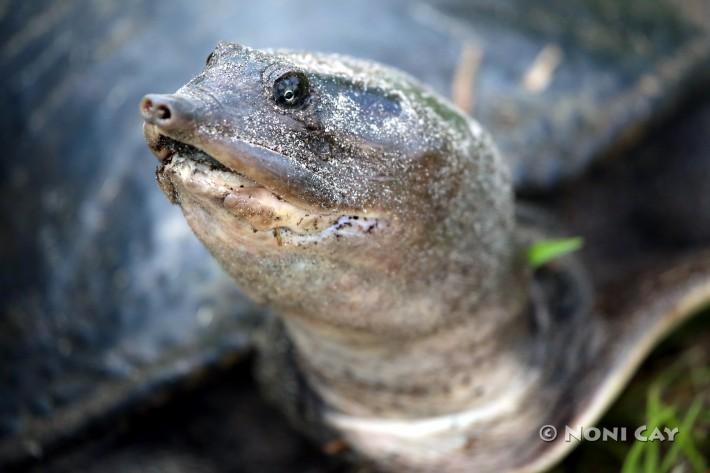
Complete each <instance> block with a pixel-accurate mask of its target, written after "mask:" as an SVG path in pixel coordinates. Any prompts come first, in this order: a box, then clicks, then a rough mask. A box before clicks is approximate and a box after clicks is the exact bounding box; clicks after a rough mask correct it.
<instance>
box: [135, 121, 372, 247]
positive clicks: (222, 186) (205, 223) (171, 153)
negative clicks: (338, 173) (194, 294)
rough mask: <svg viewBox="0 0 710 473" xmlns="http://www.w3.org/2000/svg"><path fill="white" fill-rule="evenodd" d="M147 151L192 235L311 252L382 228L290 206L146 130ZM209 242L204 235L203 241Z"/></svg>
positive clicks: (351, 214)
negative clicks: (309, 248) (157, 162)
mask: <svg viewBox="0 0 710 473" xmlns="http://www.w3.org/2000/svg"><path fill="white" fill-rule="evenodd" d="M144 133H145V135H146V141H147V143H148V146H149V148H150V149H151V151H152V152H153V154H155V156H156V157H157V158H158V159H159V160H160V166H159V168H158V170H157V173H156V174H157V178H158V182H159V184H160V187H161V189H162V190H163V192H164V193H165V195H166V197H167V198H168V199H169V200H170V201H171V202H172V203H176V204H179V205H180V206H181V207H182V210H183V213H185V216H186V217H187V219H188V222H189V223H190V225H191V227H192V228H193V230H194V231H195V233H197V234H198V236H200V234H202V233H204V232H205V231H206V229H208V228H209V229H211V230H210V231H212V232H217V233H218V234H220V235H223V234H225V232H226V233H228V234H229V236H228V237H227V236H226V235H224V236H225V238H224V239H225V240H227V241H229V240H234V241H241V242H243V243H249V244H250V245H253V244H255V243H256V244H257V245H263V244H267V245H273V244H276V245H277V246H285V245H296V246H311V245H317V244H318V243H323V242H327V241H329V240H333V239H335V240H339V239H341V238H343V237H345V238H348V237H349V238H353V237H358V236H359V237H374V236H375V235H376V234H378V233H381V232H382V231H383V230H384V228H385V227H386V224H385V221H384V220H383V219H382V218H381V217H380V216H379V215H378V214H373V213H368V214H367V215H365V214H362V213H361V212H357V211H351V210H344V209H338V210H335V211H330V210H324V209H322V208H319V207H316V206H313V205H309V204H307V203H304V202H302V201H298V200H296V201H292V200H291V199H288V198H284V197H282V196H280V195H278V194H277V193H275V192H273V191H271V190H270V189H268V188H266V187H265V186H263V185H261V184H260V183H258V182H256V181H254V180H252V179H251V178H250V177H247V176H245V175H244V174H242V173H240V172H238V171H236V170H234V169H231V168H229V167H226V166H225V165H224V164H222V162H221V161H218V160H217V159H215V158H213V157H212V156H210V155H208V154H206V153H204V152H203V151H201V150H199V149H197V148H196V147H194V146H192V145H189V144H185V143H182V142H179V141H177V140H175V139H173V138H170V137H167V136H166V135H163V134H162V133H160V132H159V131H158V129H157V127H155V125H151V124H146V125H145V126H144ZM205 236H207V235H205Z"/></svg>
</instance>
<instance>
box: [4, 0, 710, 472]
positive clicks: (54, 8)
mask: <svg viewBox="0 0 710 473" xmlns="http://www.w3.org/2000/svg"><path fill="white" fill-rule="evenodd" d="M709 28H710V2H707V1H706V0H663V1H661V0H629V1H623V2H619V1H612V0H578V1H572V2H570V1H563V0H551V1H542V0H529V1H524V0H498V1H494V0H471V1H466V0H440V1H436V2H419V1H405V0H388V1H383V0H359V1H356V0H346V1H341V2H326V1H316V0H298V1H286V0H260V1H259V2H250V1H246V0H245V1H226V0H208V1H201V2H193V1H188V0H173V1H168V0H156V1H150V2H143V1H138V0H125V1H121V2H118V1H109V0H95V1H90V0H59V1H44V0H34V1H25V2H22V1H13V0H0V72H1V73H2V77H3V80H2V86H1V88H0V108H1V110H2V113H0V137H1V139H2V144H3V153H2V157H0V159H1V160H2V161H1V162H2V172H0V263H1V264H0V471H13V470H17V471H25V470H28V471H55V472H60V471H104V472H105V471H166V472H168V471H171V472H172V471H175V472H183V471H185V472H186V471H205V472H207V471H245V472H270V471H274V472H282V471H296V472H300V471H311V472H322V471H345V469H346V468H349V467H346V466H344V465H342V464H341V463H340V462H339V461H338V460H337V459H335V458H331V457H332V455H329V453H330V454H332V453H335V452H332V451H325V452H323V451H322V449H321V448H318V447H316V446H312V445H310V444H308V443H307V442H305V441H304V440H303V439H301V438H300V437H299V436H297V435H296V434H294V433H293V432H292V431H291V430H290V429H289V428H288V426H286V425H285V423H284V422H283V421H282V420H281V419H280V417H279V416H278V414H277V413H275V412H274V411H273V410H272V409H271V408H270V407H268V406H267V405H265V404H263V403H262V402H261V401H260V400H259V396H258V392H257V390H256V388H255V387H254V385H253V383H252V381H251V377H250V368H249V360H250V357H251V355H250V350H249V342H248V338H249V334H250V333H251V331H253V330H254V327H256V326H258V324H259V320H260V319H259V315H260V309H258V308H256V307H254V306H253V305H251V304H250V303H249V302H248V301H247V300H246V299H245V298H244V297H243V296H242V295H241V294H240V293H239V292H238V290H237V289H236V287H235V285H234V284H233V283H232V282H231V281H230V280H229V279H228V278H227V277H226V276H225V275H224V273H223V272H222V271H221V270H220V269H219V268H218V267H217V266H216V264H215V263H214V262H213V261H212V259H211V258H210V256H209V255H208V253H207V252H206V250H205V249H204V248H202V246H201V245H200V244H199V242H198V241H197V240H196V238H195V237H194V236H193V235H192V233H191V232H190V231H189V229H188V228H187V225H186V224H185V222H184V221H183V218H182V216H181V215H180V212H179V209H177V208H176V207H172V206H171V205H170V204H169V203H168V202H167V200H166V199H165V198H164V196H163V194H162V193H161V192H160V191H159V189H158V187H157V185H156V183H155V181H154V168H155V166H156V162H155V160H154V158H153V157H152V155H151V154H150V152H149V151H148V149H147V148H146V146H145V143H144V141H143V136H142V129H141V126H142V122H141V119H140V117H139V114H138V102H139V100H140V98H141V97H142V96H143V95H144V94H146V93H149V92H161V93H162V92H165V93H168V92H172V91H174V90H175V89H177V88H178V87H179V86H180V85H182V84H183V83H185V82H186V81H187V80H189V79H190V78H191V77H192V76H193V75H195V74H196V73H197V72H198V71H199V70H200V69H201V68H202V66H203V64H204V61H205V58H206V57H207V55H208V54H209V52H210V51H211V49H212V48H213V47H214V46H215V45H216V43H217V42H218V41H219V40H228V41H235V42H239V43H243V44H246V45H248V46H253V47H258V48H288V49H307V50H317V51H326V52H338V53H345V54H350V55H354V56H358V57H365V58H370V59H374V60H377V61H380V62H383V63H386V64H389V65H393V66H396V67H399V68H401V69H403V70H405V71H407V72H409V73H411V74H413V75H414V76H415V77H417V78H419V79H420V80H421V81H423V82H424V83H426V84H428V85H429V86H430V87H432V88H433V89H435V90H436V91H438V92H439V93H441V94H443V95H444V96H447V97H450V98H451V99H452V100H454V101H455V102H456V103H457V104H458V105H459V106H461V107H462V108H463V109H465V110H466V111H467V112H469V113H471V114H472V115H473V116H475V117H476V118H477V119H479V120H480V121H481V122H482V123H483V125H484V126H485V127H486V128H487V129H489V131H491V133H492V134H493V136H494V139H495V141H496V142H497V143H498V145H499V146H500V147H501V149H502V151H503V152H504V154H505V155H506V157H507V158H508V159H509V160H510V163H511V166H512V168H513V170H514V174H515V176H516V180H517V182H518V189H519V194H520V196H521V199H529V200H531V201H534V202H536V203H537V204H539V205H540V206H542V207H545V208H547V209H548V210H549V211H550V212H552V213H554V214H556V215H558V216H560V218H561V219H562V220H563V221H564V222H565V224H567V225H568V226H570V227H571V228H572V229H573V231H574V232H576V234H581V235H582V236H584V237H585V238H586V239H587V241H588V242H591V245H589V244H588V246H591V249H590V250H589V251H587V253H585V258H587V259H588V261H589V262H590V266H591V268H592V272H593V274H594V278H595V282H596V283H597V284H598V285H599V286H600V287H601V286H604V285H605V284H607V283H609V284H611V283H614V282H619V281H623V277H624V275H625V274H626V273H625V272H626V271H629V268H631V267H637V266H638V265H641V264H643V263H645V262H646V261H647V260H661V259H663V258H665V257H667V256H668V255H670V254H676V253H678V252H685V251H691V250H693V249H694V248H698V247H703V246H705V245H707V244H708V243H710V197H708V196H709V195H710V192H707V189H708V184H707V183H708V182H709V181H708V179H710V89H709V88H708V85H709V84H710V62H709V59H708V58H710V55H709V51H710V39H709V38H710V36H709V34H708V30H709ZM563 182H565V184H562V183H563ZM600 221H604V222H605V224H604V226H601V224H599V223H598V222H600ZM609 225H612V226H609ZM600 228H601V229H603V230H604V231H602V230H600ZM595 248H601V249H598V250H595ZM585 251H586V250H585ZM595 251H596V253H595ZM705 319H707V317H700V318H699V320H698V321H696V322H694V323H693V325H691V326H689V327H685V329H684V330H681V331H680V332H679V333H678V334H676V335H675V336H674V337H673V338H671V340H670V341H668V342H667V343H666V344H665V345H664V346H663V347H661V348H660V349H659V350H658V351H657V352H656V354H655V355H654V357H653V358H652V359H651V360H650V361H649V362H648V363H647V364H646V365H645V368H644V370H643V371H642V372H641V373H640V374H639V376H638V377H637V379H636V380H635V382H634V384H632V386H631V387H630V388H629V390H627V393H626V394H625V395H624V397H622V400H621V401H620V402H619V403H617V406H616V408H615V409H614V410H612V412H611V413H610V416H611V417H607V419H606V420H605V422H611V424H610V425H619V423H620V422H624V423H626V424H627V425H631V426H633V425H639V423H643V422H648V417H647V416H648V415H650V414H649V412H650V411H648V410H647V398H648V396H649V395H650V394H649V393H654V392H658V391H659V390H661V391H663V393H664V394H663V399H664V402H666V403H668V405H669V406H671V408H672V409H675V410H676V411H677V412H676V414H677V418H678V419H684V417H683V416H684V414H685V413H686V412H687V411H688V410H689V409H690V407H692V406H693V405H694V404H693V403H695V402H697V399H702V400H703V401H702V402H703V403H702V404H701V405H702V406H703V407H702V409H701V413H700V414H699V415H698V416H697V419H695V422H694V423H693V429H694V430H693V432H694V433H695V435H694V439H695V440H697V441H694V443H692V444H690V446H689V447H687V448H686V450H687V451H685V450H684V453H682V454H679V457H678V460H677V461H676V462H672V463H674V464H676V463H677V464H681V465H684V466H682V468H686V469H685V470H677V471H694V470H693V469H692V468H697V467H698V465H707V463H706V460H705V459H706V458H707V455H708V452H709V451H710V445H708V438H709V437H710V435H708V434H709V433H710V432H709V430H710V408H708V406H710V400H709V396H710V387H709V386H710V362H709V360H710V348H708V347H710V328H709V327H708V323H707V322H705ZM669 386H670V387H672V389H671V388H669ZM654 390H655V391H654ZM331 447H332V446H331ZM642 447H643V446H642ZM642 447H638V446H636V445H632V444H630V443H627V444H623V443H622V444H615V445H611V446H610V445H609V444H604V445H603V446H600V444H592V445H585V446H583V448H580V449H578V450H577V451H576V452H575V453H574V454H573V455H572V457H570V458H569V459H567V460H566V462H565V464H564V465H562V466H561V467H560V468H559V471H618V470H619V469H620V468H621V466H622V465H623V464H624V463H625V462H626V464H627V465H629V464H632V461H631V460H629V455H631V454H632V453H631V452H637V451H639V450H640V449H642ZM326 450H328V449H326ZM331 450H332V448H331ZM688 452H691V453H688ZM692 452H695V453H692ZM661 453H663V452H661ZM647 454H648V455H649V456H653V455H656V454H655V453H653V452H651V453H645V452H644V451H641V452H640V453H633V455H639V456H640V458H643V456H644V455H647ZM693 455H695V457H694V456H693ZM698 458H699V459H700V460H699V459H698ZM649 461H650V460H649ZM700 462H702V463H700ZM632 467H633V465H632V466H630V467H628V468H632ZM659 468H660V467H659ZM625 471H627V470H625ZM628 471H637V470H633V469H629V470H628ZM638 471H641V470H638ZM645 471H656V470H645ZM657 471H661V470H660V469H659V470H657ZM673 471H676V470H673Z"/></svg>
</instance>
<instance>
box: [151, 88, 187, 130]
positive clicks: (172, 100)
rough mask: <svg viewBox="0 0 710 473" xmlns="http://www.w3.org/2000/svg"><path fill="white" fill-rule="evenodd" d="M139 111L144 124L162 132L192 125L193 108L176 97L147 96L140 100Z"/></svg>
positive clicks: (185, 100) (185, 101) (165, 95)
mask: <svg viewBox="0 0 710 473" xmlns="http://www.w3.org/2000/svg"><path fill="white" fill-rule="evenodd" d="M140 109H141V115H142V116H143V120H145V122H146V123H150V124H152V125H157V126H158V127H159V128H162V129H164V130H177V129H184V128H186V127H187V126H189V125H190V124H191V123H192V121H193V111H194V109H195V107H194V105H193V104H192V102H190V101H189V100H187V99H185V98H183V97H179V96H177V95H167V94H148V95H146V96H145V97H143V100H141V104H140Z"/></svg>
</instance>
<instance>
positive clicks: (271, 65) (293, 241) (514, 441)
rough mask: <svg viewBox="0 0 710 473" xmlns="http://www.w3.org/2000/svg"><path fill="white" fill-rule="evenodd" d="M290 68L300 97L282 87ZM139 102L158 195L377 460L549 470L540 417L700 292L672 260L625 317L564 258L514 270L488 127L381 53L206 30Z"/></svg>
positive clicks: (635, 354) (584, 411)
mask: <svg viewBox="0 0 710 473" xmlns="http://www.w3.org/2000/svg"><path fill="white" fill-rule="evenodd" d="M293 77H299V78H301V80H303V79H302V78H303V77H305V78H306V80H307V82H308V88H307V93H305V92H304V91H305V90H306V89H305V88H300V89H293V87H291V89H292V91H295V92H296V96H297V97H300V96H302V97H304V98H303V100H296V101H295V102H294V103H293V104H288V103H284V100H283V99H284V96H283V90H284V89H283V87H281V88H280V85H279V84H282V85H283V82H281V81H283V80H284V78H293ZM299 94H300V95H299ZM141 110H142V113H143V116H144V119H145V121H146V125H145V128H144V130H145V135H146V139H147V141H148V144H149V146H150V147H151V149H152V150H153V152H154V153H155V154H156V156H158V158H159V159H160V160H161V165H160V167H159V169H158V180H159V183H160V185H161V188H162V189H163V191H164V192H165V194H166V195H167V196H168V198H169V199H171V201H173V202H174V203H176V204H179V205H180V206H181V208H182V210H183V213H184V215H185V217H186V219H187V221H188V223H189V224H190V226H191V228H192V229H193V231H194V232H195V234H196V235H197V236H198V237H199V238H200V239H201V240H202V242H203V243H204V244H205V245H206V246H207V248H209V249H210V251H211V252H212V254H213V255H214V256H215V258H217V259H218V260H219V261H220V263H221V264H222V266H223V267H224V268H225V269H226V270H227V271H228V272H229V273H230V274H231V275H232V276H233V277H234V278H235V279H236V281H237V282H238V284H239V287H240V288H242V290H244V291H245V292H246V293H247V294H248V295H249V296H250V297H252V298H253V299H254V300H256V301H257V302H259V303H262V304H265V305H267V306H269V307H271V308H273V309H274V311H275V312H276V313H277V314H278V315H279V316H281V319H282V320H283V322H284V325H285V328H286V333H287V335H288V338H289V340H290V342H291V343H292V344H293V346H294V350H293V360H292V361H293V363H291V364H289V363H284V364H283V366H292V367H293V369H296V370H298V372H299V376H302V377H303V378H304V379H305V381H306V384H307V386H308V389H309V390H311V391H312V393H313V394H314V397H317V398H318V399H319V400H320V401H321V402H322V404H321V405H320V407H319V409H320V415H321V422H323V423H324V424H325V425H326V426H327V427H328V430H329V431H330V432H333V433H334V434H335V435H336V436H338V437H342V438H344V439H345V440H346V441H347V442H348V443H349V444H350V445H351V447H352V449H353V450H354V451H355V452H356V453H358V454H360V455H362V456H363V457H364V458H365V459H367V460H369V461H371V462H373V463H374V464H375V465H377V466H378V467H379V468H381V469H384V470H391V471H402V470H406V471H422V472H429V471H437V472H457V471H472V469H474V470H475V471H496V472H501V471H539V470H541V469H543V468H545V467H547V466H549V465H550V464H551V463H553V462H554V461H556V460H557V459H559V458H560V457H561V456H562V455H563V454H564V453H565V452H566V451H568V450H569V448H570V447H571V446H572V444H571V443H566V442H560V441H558V442H550V443H545V442H542V441H541V440H540V439H539V436H538V430H539V428H540V427H541V426H542V425H545V424H552V425H554V426H556V427H558V428H563V426H564V425H565V424H570V425H591V423H592V422H594V420H595V419H596V418H597V417H598V416H599V414H600V413H601V411H602V410H603V409H604V407H605V406H606V405H607V404H608V403H609V402H610V400H611V399H612V398H613V396H614V395H615V393H616V392H618V390H619V389H620V387H621V386H622V385H623V382H624V381H625V380H626V379H627V378H628V376H629V375H630V373H631V372H632V370H633V369H634V367H635V366H637V365H638V363H639V362H640V359H641V358H642V357H643V355H644V354H645V353H647V352H648V350H649V349H650V347H651V346H652V345H653V343H654V342H655V341H656V340H657V339H658V338H659V337H660V336H661V335H662V334H663V333H664V332H665V331H667V330H668V329H669V328H670V327H672V326H674V325H675V324H676V323H677V322H678V321H679V320H681V319H682V318H683V317H684V316H686V315H687V314H689V313H691V312H693V310H694V309H696V308H697V307H699V306H700V305H702V304H703V303H705V302H706V300H707V298H708V297H709V296H708V293H710V290H709V289H708V277H707V274H706V273H705V272H702V271H693V270H692V268H691V269H688V266H687V264H686V263H679V266H678V268H675V269H674V270H673V271H671V274H675V275H676V276H675V279H674V281H675V282H674V283H673V284H670V283H669V284H665V285H664V286H663V287H665V288H669V289H668V290H666V291H665V292H664V291H657V294H661V293H662V294H664V296H663V297H657V300H650V301H649V295H648V294H647V293H644V295H643V296H642V297H641V296H639V297H638V298H637V299H633V298H632V297H631V298H630V301H631V302H630V304H631V305H630V307H631V309H629V312H628V314H632V315H631V316H629V317H627V318H625V319H624V320H611V319H609V318H608V317H605V316H604V315H603V314H598V313H596V311H595V310H594V309H592V306H591V303H590V297H589V294H588V292H589V291H588V289H587V287H586V283H585V279H584V275H583V271H582V270H581V269H580V268H579V267H578V264H577V263H576V262H575V261H574V260H573V259H571V258H567V259H566V260H563V261H561V262H559V263H558V265H557V266H556V267H555V268H554V269H552V270H549V271H548V273H543V274H541V275H540V274H538V275H536V276H535V277H534V278H533V277H532V275H531V274H530V272H529V270H528V269H527V268H526V267H525V264H524V261H522V258H521V254H522V248H523V247H524V245H525V242H527V241H529V240H530V239H531V238H537V237H540V236H541V235H543V233H544V232H542V231H541V230H536V229H535V228H534V225H528V224H525V223H523V221H524V220H525V219H522V220H521V221H520V222H518V225H517V226H516V222H515V217H514V204H513V189H512V184H511V181H510V178H509V175H508V170H507V166H506V163H505V162H503V160H502V159H501V157H500V156H499V154H498V153H497V151H496V150H495V147H494V146H493V144H492V141H491V139H490V138H489V137H488V136H487V134H486V133H485V132H484V131H482V130H481V128H480V127H479V126H478V125H477V124H476V123H475V122H473V121H472V120H470V119H468V118H467V117H465V116H463V115H462V114H461V113H460V112H458V111H457V110H456V109H455V107H453V106H452V105H451V104H449V103H448V102H447V101H446V100H444V99H442V98H440V97H438V96H436V95H435V94H434V93H432V92H430V91H428V90H427V89H426V87H424V86H422V85H421V84H419V83H417V82H416V81H415V80H413V79H412V78H410V77H408V76H406V75H405V74H403V73H400V72H398V71H395V70H392V69H389V68H386V67H384V66H381V65H377V64H374V63H371V62H365V61H358V60H354V59H351V58H347V57H343V56H336V55H320V54H310V53H297V52H282V51H258V50H253V49H249V48H246V47H242V46H238V45H234V44H228V43H221V44H220V45H218V47H217V48H216V49H215V51H214V52H213V53H212V54H211V55H210V57H209V58H208V60H207V64H206V66H205V68H204V70H203V71H202V72H201V73H200V74H199V75H198V76H197V77H195V78H194V79H193V80H192V81H190V82H189V83H188V84H186V85H185V86H184V87H182V88H181V89H180V90H179V91H178V92H177V93H176V94H174V95H148V96H146V97H145V98H144V100H143V102H142V103H141ZM707 259H708V257H707V255H705V256H703V257H702V258H700V261H701V262H703V263H705V262H707ZM696 263H697V261H696ZM701 266H702V265H701ZM679 273H680V274H681V275H682V277H678V274H679ZM570 297H571V298H572V299H573V304H571V305H570V306H565V305H564V304H560V303H559V300H560V299H563V298H568V299H569V298H570ZM636 300H637V301H641V302H642V303H643V304H637V305H640V306H641V309H642V310H641V309H637V308H636V307H635V306H634V301H636ZM274 344H275V345H277V344H278V342H277V341H274ZM268 349H269V347H268V344H267V345H266V350H268ZM266 358H268V357H266ZM292 377H293V376H292V375H291V374H288V373H284V375H283V378H284V379H290V378H292ZM272 388H273V386H272ZM284 399H286V400H285V401H284V402H289V401H288V397H284ZM291 401H292V402H297V400H291ZM285 408H286V410H290V411H293V410H294V409H293V406H285Z"/></svg>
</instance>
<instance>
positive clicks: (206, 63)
mask: <svg viewBox="0 0 710 473" xmlns="http://www.w3.org/2000/svg"><path fill="white" fill-rule="evenodd" d="M213 59H214V51H212V52H211V53H209V55H208V56H207V60H206V61H205V65H206V66H209V65H210V64H211V63H212V60H213Z"/></svg>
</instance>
